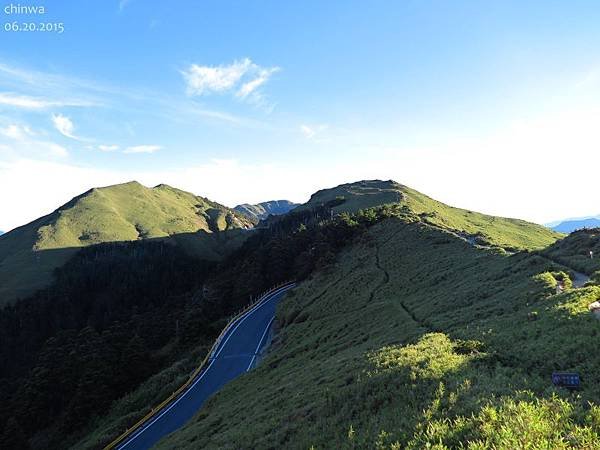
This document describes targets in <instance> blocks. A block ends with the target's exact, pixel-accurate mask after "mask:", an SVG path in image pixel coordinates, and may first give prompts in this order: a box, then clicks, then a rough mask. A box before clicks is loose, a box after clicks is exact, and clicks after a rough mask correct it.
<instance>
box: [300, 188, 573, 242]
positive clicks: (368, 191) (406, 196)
mask: <svg viewBox="0 0 600 450" xmlns="http://www.w3.org/2000/svg"><path fill="white" fill-rule="evenodd" d="M336 200H337V201H336ZM342 200H343V201H342ZM328 202H335V203H339V205H337V206H335V207H334V208H333V209H334V211H335V212H337V213H342V212H356V211H358V210H361V209H365V208H370V207H374V206H379V205H383V204H389V203H400V204H402V205H405V206H406V207H407V208H408V210H410V211H411V212H412V213H413V214H415V215H417V216H418V217H419V218H420V220H422V221H424V222H426V223H429V224H432V225H436V226H439V227H442V228H445V229H449V230H454V231H457V232H460V233H462V234H464V235H465V236H472V237H473V238H476V239H477V240H478V241H479V242H480V243H482V244H488V245H489V244H491V245H494V246H498V247H502V248H505V249H508V250H522V249H529V250H533V249H541V248H544V247H546V246H548V245H551V244H552V243H554V242H555V241H556V240H557V239H559V238H561V237H563V235H561V234H560V233H556V232H554V231H552V230H549V229H547V228H546V227H543V226H541V225H537V224H533V223H530V222H526V221H524V220H518V219H507V218H503V217H495V216H488V215H486V214H481V213H477V212H473V211H468V210H465V209H460V208H454V207H452V206H448V205H445V204H444V203H441V202H438V201H436V200H433V199H432V198H430V197H427V196H426V195H424V194H421V193H420V192H418V191H415V190H414V189H411V188H409V187H407V186H404V185H401V184H399V183H396V182H395V181H391V180H390V181H380V180H369V181H359V182H357V183H350V184H343V185H340V186H338V187H335V188H333V189H325V190H321V191H318V192H317V193H315V194H314V195H313V196H312V197H311V199H310V200H309V202H308V203H307V204H306V205H304V206H303V207H310V206H315V205H319V204H327V203H328Z"/></svg>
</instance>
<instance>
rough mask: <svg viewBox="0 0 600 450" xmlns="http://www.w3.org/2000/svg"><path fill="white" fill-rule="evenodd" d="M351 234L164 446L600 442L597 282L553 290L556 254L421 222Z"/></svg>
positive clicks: (388, 223) (558, 445)
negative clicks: (570, 374) (247, 358)
mask: <svg viewBox="0 0 600 450" xmlns="http://www.w3.org/2000/svg"><path fill="white" fill-rule="evenodd" d="M413 201H415V200H413ZM460 217H464V216H460V215H459V214H457V216H456V217H453V218H448V217H439V218H438V219H439V220H440V221H442V220H448V221H453V220H464V219H461V218H460ZM508 223H511V222H508ZM353 242H354V243H353V244H352V245H351V246H349V247H347V248H346V250H344V251H343V252H342V253H341V254H339V255H338V257H337V258H336V260H335V263H334V264H333V265H331V266H328V267H327V268H326V269H325V270H320V271H318V272H317V273H316V274H315V275H313V276H312V277H311V278H309V279H308V280H307V281H305V282H303V283H302V284H301V285H300V286H299V287H298V288H297V289H296V290H295V291H294V292H293V293H292V294H289V295H288V296H287V297H286V299H285V300H284V301H283V303H282V304H281V305H280V308H279V310H278V326H279V331H278V335H277V337H276V340H275V342H274V344H273V346H272V349H271V352H270V354H269V355H268V356H267V357H266V358H265V360H263V362H262V363H261V365H260V366H259V367H258V368H257V369H255V370H253V371H252V372H250V373H248V374H247V375H245V376H243V377H241V378H239V379H237V380H235V381H233V382H232V383H230V384H229V385H227V386H226V387H225V388H224V389H223V390H222V391H220V392H219V393H218V394H216V395H215V397H213V399H211V400H210V401H209V402H208V403H207V404H206V405H205V407H204V408H203V409H202V410H201V411H200V412H199V413H198V414H197V415H196V416H195V418H194V419H193V420H192V421H191V422H190V423H188V424H187V425H186V426H184V427H183V428H182V429H181V430H179V431H177V432H175V433H173V434H172V435H170V436H169V437H167V438H166V439H164V440H163V441H162V442H161V443H160V444H159V446H158V448H161V449H162V448H164V449H181V448H186V449H192V448H224V449H250V448H299V449H308V448H315V449H328V448H378V449H384V448H386V449H387V448H389V449H401V448H408V449H421V448H431V449H438V450H443V449H450V448H469V449H484V448H496V449H517V448H529V449H549V448H552V449H566V448H581V449H583V448H586V449H591V448H599V447H600V407H599V406H598V405H599V402H600V360H598V358H596V357H594V355H595V354H596V347H597V345H596V337H597V334H598V327H599V325H598V321H597V320H595V319H593V318H592V316H591V315H590V313H589V312H588V310H587V305H588V304H589V303H591V302H592V301H594V300H597V299H599V298H600V287H588V288H583V289H577V290H570V291H567V292H565V293H562V294H559V295H556V294H555V292H556V290H555V285H556V280H555V279H554V277H553V276H552V275H551V272H552V271H555V270H556V267H552V266H551V263H549V261H548V260H547V259H546V258H542V257H539V256H537V255H536V254H534V253H528V252H522V253H517V254H514V255H512V256H506V255H502V254H499V253H498V252H495V251H489V250H485V249H481V248H476V247H474V246H472V245H469V244H468V243H467V242H465V241H464V240H462V239H459V238H457V237H456V236H455V235H453V234H451V233H447V232H444V231H443V230H440V229H438V228H437V227H435V226H429V225H427V224H425V223H422V222H416V221H415V222H410V221H409V222H407V221H406V220H405V219H404V220H400V219H397V218H390V219H386V220H384V221H383V222H380V223H379V224H376V225H374V226H372V227H370V228H369V229H368V231H366V233H365V235H364V236H362V237H361V238H360V239H355V240H354V241H353ZM557 370H564V371H577V372H579V373H580V374H581V379H582V388H581V390H580V391H579V392H575V393H570V392H568V391H566V390H564V389H561V388H555V387H553V385H552V382H551V374H552V372H553V371H557Z"/></svg>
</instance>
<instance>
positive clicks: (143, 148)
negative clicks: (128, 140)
mask: <svg viewBox="0 0 600 450" xmlns="http://www.w3.org/2000/svg"><path fill="white" fill-rule="evenodd" d="M161 148H162V147H161V146H160V145H134V146H132V147H127V148H126V149H125V150H123V153H128V154H135V153H155V152H157V151H159V150H160V149H161Z"/></svg>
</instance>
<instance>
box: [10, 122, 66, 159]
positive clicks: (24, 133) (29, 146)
mask: <svg viewBox="0 0 600 450" xmlns="http://www.w3.org/2000/svg"><path fill="white" fill-rule="evenodd" d="M68 155H69V152H68V150H67V149H66V148H65V147H63V146H61V145H59V144H57V143H55V142H51V141H46V140H42V139H39V133H35V132H34V131H32V130H31V128H30V127H29V126H28V125H21V124H10V125H7V126H4V127H2V128H0V157H1V158H0V159H5V160H6V159H8V160H11V159H15V158H23V157H34V158H42V159H47V158H50V159H55V158H66V157H67V156H68Z"/></svg>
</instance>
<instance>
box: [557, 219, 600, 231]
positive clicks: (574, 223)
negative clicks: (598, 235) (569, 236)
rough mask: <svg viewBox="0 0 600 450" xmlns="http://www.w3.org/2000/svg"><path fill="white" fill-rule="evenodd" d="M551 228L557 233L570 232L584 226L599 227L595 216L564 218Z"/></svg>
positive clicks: (598, 221) (599, 222)
mask: <svg viewBox="0 0 600 450" xmlns="http://www.w3.org/2000/svg"><path fill="white" fill-rule="evenodd" d="M551 228H552V229H553V230H554V231H558V232H559V233H572V232H573V231H576V230H582V229H584V228H600V219H599V218H597V217H589V218H587V219H576V220H565V221H564V222H560V223H559V224H558V225H555V226H552V227H551Z"/></svg>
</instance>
